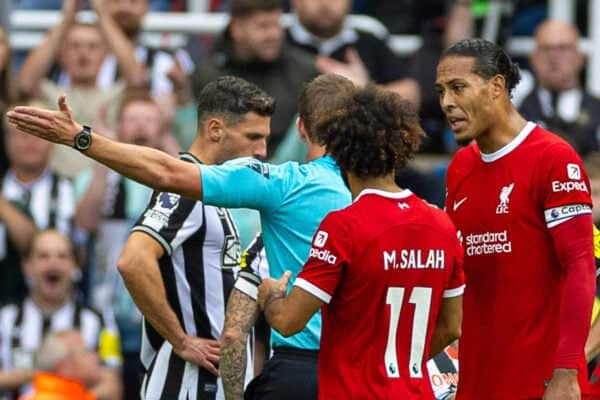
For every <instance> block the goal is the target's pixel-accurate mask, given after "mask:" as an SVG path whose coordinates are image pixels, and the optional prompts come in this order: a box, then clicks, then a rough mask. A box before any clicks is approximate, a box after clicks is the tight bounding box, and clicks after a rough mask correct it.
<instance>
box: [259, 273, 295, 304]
mask: <svg viewBox="0 0 600 400" xmlns="http://www.w3.org/2000/svg"><path fill="white" fill-rule="evenodd" d="M291 275H292V273H291V272H290V271H286V272H285V273H284V274H283V276H282V277H281V279H279V280H275V279H272V278H265V279H263V280H262V283H261V284H260V286H259V287H258V305H259V306H260V308H261V309H263V310H264V309H265V308H266V307H268V306H269V303H271V302H272V301H273V300H275V299H281V298H284V297H285V295H286V294H287V286H288V282H289V281H290V276H291Z"/></svg>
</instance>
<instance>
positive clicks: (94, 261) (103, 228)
mask: <svg viewBox="0 0 600 400" xmlns="http://www.w3.org/2000/svg"><path fill="white" fill-rule="evenodd" d="M161 131H162V118H161V114H160V112H159V109H158V106H157V104H156V102H155V101H154V100H153V99H152V97H150V94H149V93H148V92H147V91H137V90H135V91H131V90H130V91H128V92H126V94H125V96H124V98H123V102H122V104H121V108H120V112H119V126H118V128H117V134H116V137H117V139H119V140H120V141H121V142H124V143H132V144H138V145H143V146H148V147H152V148H157V149H158V148H160V139H161V135H162V132H161ZM75 187H76V191H77V197H78V203H77V211H76V216H75V221H76V223H77V226H79V227H81V228H82V229H84V230H85V231H87V232H89V233H91V234H92V241H91V243H92V245H93V251H92V254H91V257H90V268H89V269H90V285H91V300H92V304H93V305H94V306H96V307H99V308H103V307H108V306H110V307H112V308H113V310H114V313H115V316H116V319H117V324H118V326H119V331H120V336H121V340H122V348H123V359H124V363H123V381H124V393H125V398H126V399H128V400H129V399H134V398H136V397H139V392H140V379H139V378H140V370H141V364H140V357H139V352H140V348H141V339H140V338H141V335H142V317H141V314H140V312H139V311H138V310H137V308H136V307H135V304H134V303H133V301H132V299H131V297H130V296H129V294H128V293H127V290H126V289H125V286H124V284H123V281H122V279H121V277H120V276H119V273H118V271H117V261H118V258H119V254H120V253H121V249H122V248H123V245H124V243H125V241H126V240H127V235H128V233H129V229H130V228H131V226H132V224H133V223H134V222H135V220H137V218H138V217H139V216H140V215H141V214H142V212H143V211H144V207H145V204H147V202H148V199H149V198H150V195H151V194H152V191H151V190H150V189H149V188H147V187H146V186H143V185H140V184H139V183H137V182H134V181H132V180H130V179H127V178H125V177H123V176H122V175H119V174H118V173H116V172H114V171H111V170H109V169H108V168H106V167H104V166H103V165H101V164H97V163H95V164H94V165H93V167H92V168H90V169H88V170H86V171H83V172H82V173H81V174H80V175H79V176H78V177H77V180H76V183H75Z"/></svg>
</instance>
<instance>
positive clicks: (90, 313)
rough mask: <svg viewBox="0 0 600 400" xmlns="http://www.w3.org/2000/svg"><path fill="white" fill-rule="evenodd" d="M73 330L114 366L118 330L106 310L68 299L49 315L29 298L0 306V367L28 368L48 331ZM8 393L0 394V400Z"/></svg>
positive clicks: (117, 357) (117, 356) (118, 352)
mask: <svg viewBox="0 0 600 400" xmlns="http://www.w3.org/2000/svg"><path fill="white" fill-rule="evenodd" d="M68 329H77V330H79V331H80V332H81V336H82V338H83V340H84V342H85V343H86V345H87V346H88V348H90V349H93V350H95V351H97V352H98V354H99V356H100V358H101V360H102V361H103V363H104V364H105V365H108V366H112V367H118V366H120V365H121V362H122V356H121V349H120V345H119V333H118V330H117V326H116V324H115V321H114V318H113V316H112V314H111V313H110V312H108V311H107V312H105V313H99V312H98V311H96V310H94V309H92V308H89V307H86V306H83V305H81V304H80V303H78V302H76V301H68V302H67V303H65V304H64V305H63V306H62V307H60V308H59V309H57V310H55V311H53V312H52V313H51V314H44V312H43V311H42V310H41V309H40V308H39V307H38V306H37V305H36V304H35V302H34V301H33V300H32V299H31V298H29V297H28V298H26V299H25V300H24V301H22V302H20V303H15V304H8V305H5V306H3V307H2V308H0V369H2V370H3V371H10V370H12V369H30V368H32V367H33V356H34V354H35V352H36V351H37V349H38V348H39V346H40V345H41V342H42V340H43V338H44V336H45V335H46V334H47V333H49V332H56V331H63V330H68ZM11 398H13V397H12V394H9V393H7V394H4V397H2V394H1V393H0V399H3V400H4V399H11Z"/></svg>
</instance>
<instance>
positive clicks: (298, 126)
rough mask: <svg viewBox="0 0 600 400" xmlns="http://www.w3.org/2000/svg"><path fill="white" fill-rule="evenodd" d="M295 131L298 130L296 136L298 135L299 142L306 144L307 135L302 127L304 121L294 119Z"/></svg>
mask: <svg viewBox="0 0 600 400" xmlns="http://www.w3.org/2000/svg"><path fill="white" fill-rule="evenodd" d="M296 129H297V130H298V135H300V140H302V141H303V142H304V143H307V144H308V134H307V133H306V128H305V127H304V121H302V119H301V118H300V117H298V118H296Z"/></svg>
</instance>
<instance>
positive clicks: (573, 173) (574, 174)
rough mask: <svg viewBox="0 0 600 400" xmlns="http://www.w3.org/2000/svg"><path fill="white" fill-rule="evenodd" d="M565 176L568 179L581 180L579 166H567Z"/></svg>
mask: <svg viewBox="0 0 600 400" xmlns="http://www.w3.org/2000/svg"><path fill="white" fill-rule="evenodd" d="M567 176H568V177H569V179H576V180H579V179H581V169H580V168H579V165H577V164H573V163H569V164H567Z"/></svg>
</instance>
